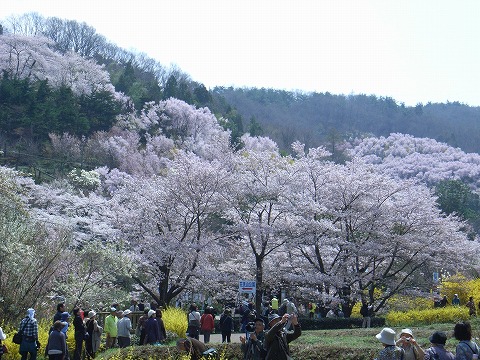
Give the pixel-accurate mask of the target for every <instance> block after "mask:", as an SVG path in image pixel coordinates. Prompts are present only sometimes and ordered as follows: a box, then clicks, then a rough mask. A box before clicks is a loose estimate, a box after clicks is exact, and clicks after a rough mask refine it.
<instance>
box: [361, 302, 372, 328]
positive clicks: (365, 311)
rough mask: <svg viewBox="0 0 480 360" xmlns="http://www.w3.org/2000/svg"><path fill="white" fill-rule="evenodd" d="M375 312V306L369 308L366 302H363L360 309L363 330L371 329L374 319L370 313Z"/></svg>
mask: <svg viewBox="0 0 480 360" xmlns="http://www.w3.org/2000/svg"><path fill="white" fill-rule="evenodd" d="M372 310H373V306H369V305H368V303H367V301H366V300H362V307H361V308H360V315H362V316H363V321H362V328H370V325H371V322H372V317H371V315H370V313H371V312H372Z"/></svg>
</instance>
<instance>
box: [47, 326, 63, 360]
mask: <svg viewBox="0 0 480 360" xmlns="http://www.w3.org/2000/svg"><path fill="white" fill-rule="evenodd" d="M63 325H64V324H62V322H61V321H60V320H57V321H55V323H54V324H53V331H52V332H51V333H50V335H49V336H48V343H47V348H46V350H45V352H46V353H47V354H48V359H49V360H64V359H65V358H66V355H67V342H66V338H65V334H64V333H63V332H62V328H63Z"/></svg>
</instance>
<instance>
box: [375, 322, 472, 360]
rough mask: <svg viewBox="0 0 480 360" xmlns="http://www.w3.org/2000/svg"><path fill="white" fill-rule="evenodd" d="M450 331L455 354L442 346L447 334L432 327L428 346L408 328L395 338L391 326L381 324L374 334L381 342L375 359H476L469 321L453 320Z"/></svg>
mask: <svg viewBox="0 0 480 360" xmlns="http://www.w3.org/2000/svg"><path fill="white" fill-rule="evenodd" d="M453 335H454V337H455V339H456V340H458V344H457V346H456V349H455V355H454V354H453V353H452V352H451V351H448V350H446V349H445V344H446V342H447V334H446V333H445V332H443V331H434V332H433V333H432V335H431V336H430V338H429V341H430V347H428V348H427V349H423V348H422V347H421V346H420V345H419V344H418V342H417V341H416V340H415V337H414V336H413V331H412V330H411V329H402V330H401V331H400V336H399V337H398V339H396V333H395V331H394V330H393V329H391V328H388V327H386V328H383V329H382V331H381V332H380V333H378V334H377V335H376V338H377V339H378V340H379V341H380V342H381V343H382V345H383V348H382V349H381V350H380V352H379V354H378V357H377V358H376V359H375V360H476V359H478V357H479V355H480V348H479V346H478V345H477V344H476V343H475V342H474V341H473V340H472V327H471V325H470V323H469V322H467V321H465V322H459V323H457V324H455V327H454V329H453Z"/></svg>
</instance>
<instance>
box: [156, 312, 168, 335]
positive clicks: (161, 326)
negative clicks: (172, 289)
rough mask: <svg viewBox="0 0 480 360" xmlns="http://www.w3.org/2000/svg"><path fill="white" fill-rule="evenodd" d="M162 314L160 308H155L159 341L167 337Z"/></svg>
mask: <svg viewBox="0 0 480 360" xmlns="http://www.w3.org/2000/svg"><path fill="white" fill-rule="evenodd" d="M162 318H163V314H162V309H160V308H159V309H157V310H155V319H156V320H157V322H158V329H159V330H160V342H162V341H164V340H166V339H167V330H166V329H165V324H164V323H163V319H162Z"/></svg>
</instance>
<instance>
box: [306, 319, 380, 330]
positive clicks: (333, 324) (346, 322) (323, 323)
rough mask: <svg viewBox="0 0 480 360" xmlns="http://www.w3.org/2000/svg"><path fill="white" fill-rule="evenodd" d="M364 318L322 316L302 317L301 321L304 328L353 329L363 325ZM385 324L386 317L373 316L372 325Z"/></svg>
mask: <svg viewBox="0 0 480 360" xmlns="http://www.w3.org/2000/svg"><path fill="white" fill-rule="evenodd" d="M362 321H363V319H362V318H359V317H350V318H321V319H309V318H301V319H299V322H300V324H301V326H302V329H303V330H327V329H352V328H359V327H362ZM384 325H385V319H384V318H382V317H377V316H374V317H372V321H371V326H372V327H381V326H384Z"/></svg>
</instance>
